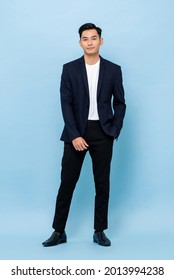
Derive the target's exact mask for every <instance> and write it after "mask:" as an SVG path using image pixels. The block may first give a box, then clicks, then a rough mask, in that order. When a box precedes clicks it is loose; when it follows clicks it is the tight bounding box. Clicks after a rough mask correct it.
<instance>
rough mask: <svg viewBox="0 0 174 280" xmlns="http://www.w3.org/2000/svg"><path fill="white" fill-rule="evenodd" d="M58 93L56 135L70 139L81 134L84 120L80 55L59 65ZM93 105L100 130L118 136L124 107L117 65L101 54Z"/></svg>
mask: <svg viewBox="0 0 174 280" xmlns="http://www.w3.org/2000/svg"><path fill="white" fill-rule="evenodd" d="M60 93H61V107H62V114H63V118H64V123H65V126H64V129H63V132H62V135H61V138H60V139H61V140H62V141H65V142H71V141H72V140H73V139H75V138H77V137H79V136H81V137H83V136H84V133H85V130H86V126H87V121H88V113H89V89H88V81H87V73H86V67H85V61H84V56H82V57H81V58H79V59H77V60H74V61H71V62H69V63H66V64H64V65H63V71H62V76H61V84H60ZM97 105H98V114H99V120H100V124H101V126H102V128H103V130H104V132H105V133H106V134H108V135H110V136H112V137H113V138H118V136H119V134H120V131H121V128H122V125H123V119H124V115H125V110H126V105H125V99H124V89H123V84H122V73H121V67H120V66H119V65H117V64H114V63H112V62H110V61H108V60H106V59H104V58H102V57H100V70H99V79H98V88H97Z"/></svg>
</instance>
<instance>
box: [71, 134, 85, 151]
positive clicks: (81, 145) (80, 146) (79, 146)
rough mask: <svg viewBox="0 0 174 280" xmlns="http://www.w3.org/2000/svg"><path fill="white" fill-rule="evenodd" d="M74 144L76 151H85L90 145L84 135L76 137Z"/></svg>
mask: <svg viewBox="0 0 174 280" xmlns="http://www.w3.org/2000/svg"><path fill="white" fill-rule="evenodd" d="M72 144H73V146H74V148H75V149H76V151H84V150H86V149H87V148H88V147H89V145H88V144H87V143H86V141H85V139H83V138H82V137H77V138H75V139H74V140H73V141H72Z"/></svg>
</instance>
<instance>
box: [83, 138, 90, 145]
mask: <svg viewBox="0 0 174 280" xmlns="http://www.w3.org/2000/svg"><path fill="white" fill-rule="evenodd" d="M83 145H84V146H85V147H89V145H88V144H87V143H86V141H85V140H84V139H83Z"/></svg>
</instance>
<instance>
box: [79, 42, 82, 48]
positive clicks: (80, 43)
mask: <svg viewBox="0 0 174 280" xmlns="http://www.w3.org/2000/svg"><path fill="white" fill-rule="evenodd" d="M79 45H80V47H81V48H82V44H81V40H79Z"/></svg>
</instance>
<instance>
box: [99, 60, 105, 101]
mask: <svg viewBox="0 0 174 280" xmlns="http://www.w3.org/2000/svg"><path fill="white" fill-rule="evenodd" d="M104 70H105V67H104V59H103V58H102V57H100V69H99V77H98V87H97V97H99V94H100V90H101V86H102V83H103V78H104Z"/></svg>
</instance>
